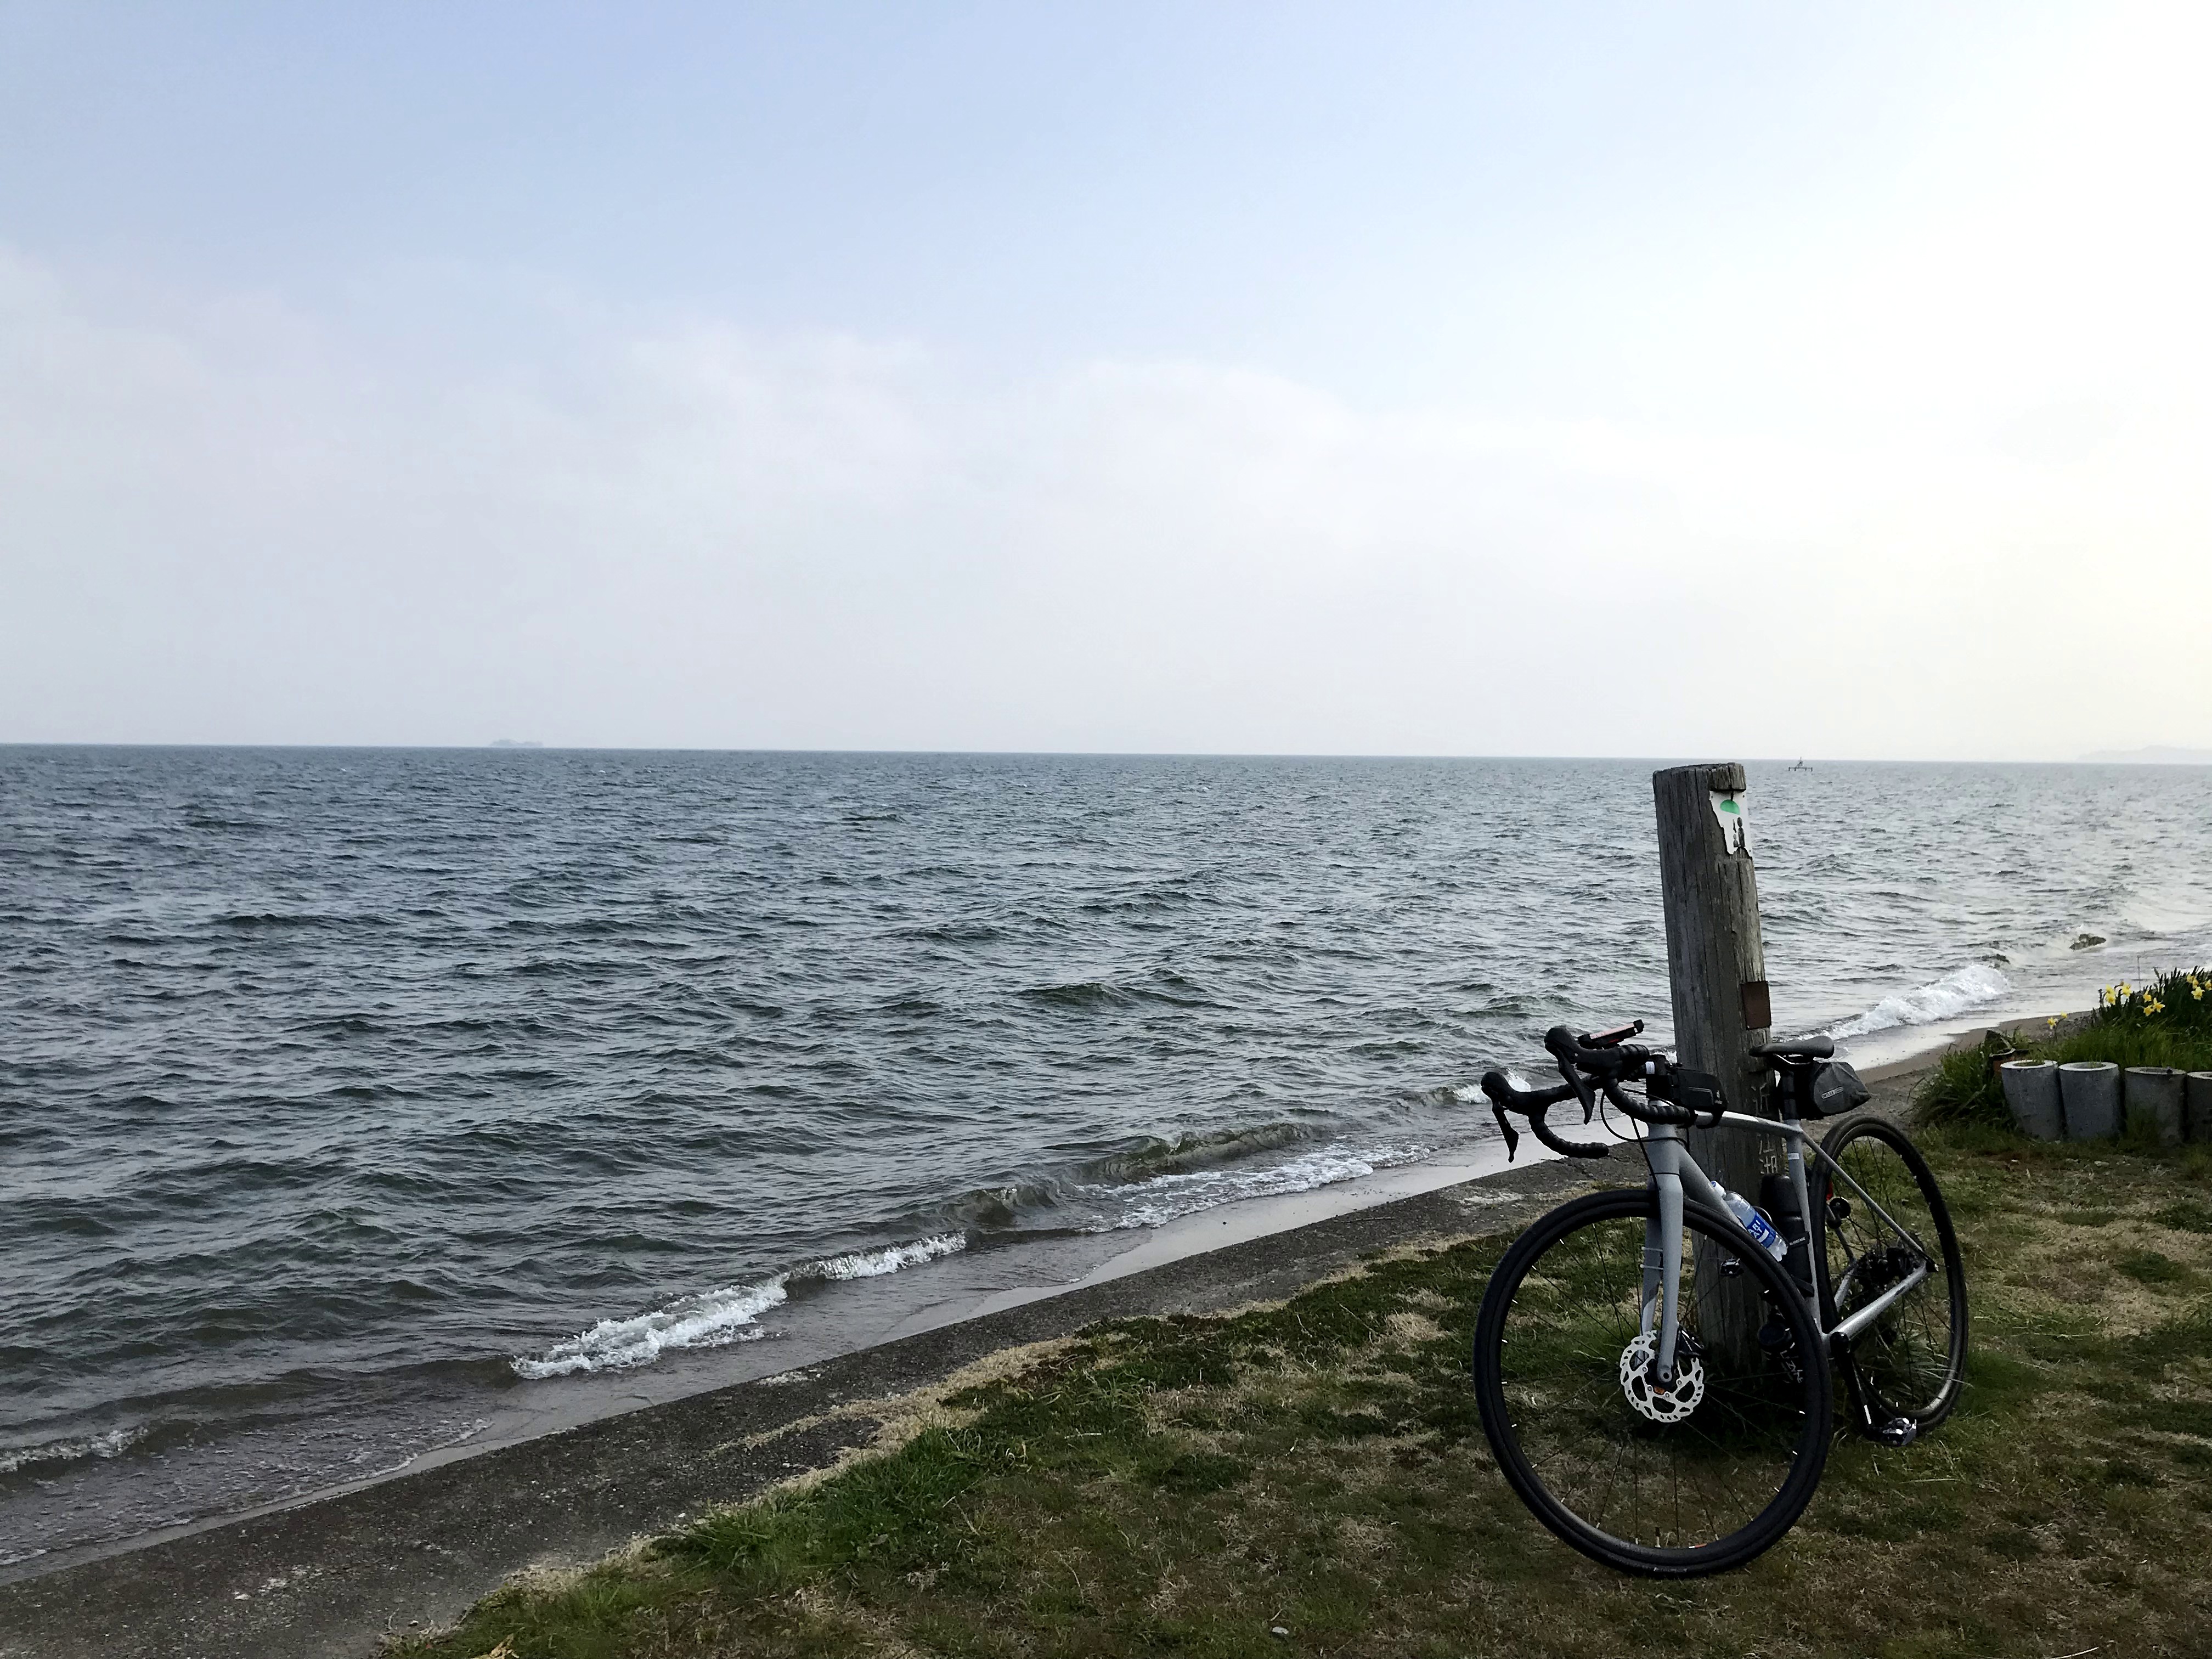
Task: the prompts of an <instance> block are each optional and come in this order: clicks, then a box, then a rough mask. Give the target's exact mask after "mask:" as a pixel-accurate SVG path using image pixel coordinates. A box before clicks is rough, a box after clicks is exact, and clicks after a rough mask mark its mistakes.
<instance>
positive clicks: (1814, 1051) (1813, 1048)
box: [1751, 1036, 1836, 1060]
mask: <svg viewBox="0 0 2212 1659" xmlns="http://www.w3.org/2000/svg"><path fill="white" fill-rule="evenodd" d="M1751 1052H1752V1054H1753V1057H1754V1058H1755V1059H1759V1060H1826V1059H1827V1058H1828V1057H1829V1056H1830V1055H1831V1054H1834V1053H1835V1052H1836V1044H1835V1040H1834V1039H1833V1038H1832V1037H1824V1036H1814V1037H1799V1038H1798V1039H1797V1040H1796V1042H1762V1043H1760V1044H1759V1047H1757V1048H1753V1050H1752V1051H1751Z"/></svg>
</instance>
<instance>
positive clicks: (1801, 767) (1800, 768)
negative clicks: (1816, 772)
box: [1784, 755, 1812, 772]
mask: <svg viewBox="0 0 2212 1659" xmlns="http://www.w3.org/2000/svg"><path fill="white" fill-rule="evenodd" d="M1784 770H1786V771H1790V772H1809V771H1811V770H1812V768H1811V767H1809V766H1808V765H1806V764H1805V757H1803V756H1802V755H1800V756H1798V757H1797V764H1796V765H1795V766H1791V767H1786V768H1784Z"/></svg>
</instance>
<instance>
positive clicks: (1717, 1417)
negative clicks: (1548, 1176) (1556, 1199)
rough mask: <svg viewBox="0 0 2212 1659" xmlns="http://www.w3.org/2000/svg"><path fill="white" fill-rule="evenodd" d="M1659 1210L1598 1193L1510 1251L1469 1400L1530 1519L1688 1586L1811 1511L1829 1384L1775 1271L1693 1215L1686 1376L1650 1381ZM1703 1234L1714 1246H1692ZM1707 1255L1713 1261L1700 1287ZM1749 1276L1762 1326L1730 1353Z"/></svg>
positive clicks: (1488, 1310)
mask: <svg viewBox="0 0 2212 1659" xmlns="http://www.w3.org/2000/svg"><path fill="white" fill-rule="evenodd" d="M1658 1214H1659V1200H1658V1196H1657V1194H1656V1193H1652V1192H1650V1191H1649V1190H1646V1191H1642V1192H1633V1191H1625V1190H1624V1191H1616V1192H1606V1193H1593V1194H1589V1195H1588V1196H1587V1197H1583V1198H1578V1199H1576V1200H1573V1201H1572V1202H1571V1203H1568V1204H1565V1205H1562V1206H1560V1207H1559V1208H1558V1209H1556V1210H1554V1211H1553V1212H1552V1213H1551V1214H1549V1215H1547V1216H1546V1217H1545V1218H1543V1219H1542V1220H1541V1221H1539V1222H1538V1223H1536V1225H1534V1226H1533V1227H1531V1228H1530V1229H1529V1230H1528V1231H1527V1232H1526V1233H1524V1234H1522V1236H1521V1237H1520V1238H1518V1239H1517V1240H1516V1241H1515V1242H1514V1244H1513V1247H1512V1248H1511V1249H1509V1250H1508V1251H1507V1252H1506V1253H1505V1258H1504V1261H1501V1262H1500V1263H1499V1264H1498V1270H1497V1272H1496V1273H1492V1275H1491V1279H1490V1288H1489V1290H1488V1291H1486V1293H1485V1295H1484V1297H1483V1303H1482V1313H1481V1316H1480V1320H1479V1321H1478V1322H1477V1324H1476V1328H1475V1340H1474V1382H1475V1398H1476V1401H1477V1404H1478V1405H1479V1407H1480V1410H1481V1413H1482V1426H1483V1431H1484V1432H1485V1433H1486V1435H1488V1437H1489V1438H1490V1447H1491V1450H1492V1452H1493V1453H1494V1454H1495V1455H1496V1456H1497V1458H1498V1468H1500V1469H1501V1470H1503V1471H1504V1475H1505V1478H1506V1480H1508V1481H1509V1482H1510V1484H1511V1486H1512V1487H1513V1490H1514V1491H1515V1492H1516V1493H1517V1494H1519V1496H1520V1498H1521V1499H1522V1502H1523V1503H1525V1504H1528V1507H1529V1508H1530V1509H1531V1510H1534V1513H1535V1515H1536V1517H1537V1519H1539V1520H1541V1522H1543V1523H1544V1524H1545V1525H1546V1526H1547V1527H1549V1528H1551V1529H1552V1530H1553V1532H1554V1533H1557V1534H1559V1537H1561V1538H1562V1539H1564V1540H1565V1541H1567V1542H1568V1543H1570V1544H1571V1545H1573V1546H1574V1547H1576V1548H1577V1549H1578V1550H1580V1551H1582V1552H1583V1553H1584V1554H1585V1555H1588V1556H1590V1557H1592V1558H1594V1559H1597V1560H1600V1561H1602V1562H1604V1563H1605V1564H1606V1565H1608V1566H1612V1567H1616V1568H1619V1569H1620V1570H1621V1571H1625V1572H1636V1573H1644V1574H1648V1575H1650V1576H1653V1577H1693V1576H1696V1575H1698V1574H1701V1573H1709V1572H1721V1571H1726V1570H1727V1569H1729V1568H1731V1567H1737V1566H1741V1565H1743V1564H1744V1563H1745V1562H1747V1561H1749V1560H1750V1559H1752V1558H1753V1557H1754V1556H1756V1555H1758V1554H1759V1553H1760V1552H1761V1551H1763V1550H1765V1549H1766V1548H1768V1547H1770V1546H1771V1545H1772V1544H1773V1543H1774V1541H1776V1540H1777V1539H1778V1538H1780V1537H1781V1536H1782V1534H1784V1533H1785V1532H1787V1531H1788V1530H1789V1529H1790V1526H1791V1524H1792V1523H1793V1522H1796V1519H1797V1516H1799V1515H1800V1514H1801V1513H1802V1511H1803V1510H1804V1508H1805V1505H1806V1504H1808V1502H1810V1501H1811V1499H1812V1496H1813V1490H1814V1487H1815V1486H1818V1485H1819V1484H1820V1470H1821V1468H1822V1466H1823V1465H1824V1464H1825V1463H1826V1460H1827V1453H1828V1419H1829V1401H1830V1393H1829V1389H1830V1385H1829V1380H1828V1367H1827V1366H1826V1364H1824V1363H1822V1361H1821V1358H1820V1346H1819V1340H1818V1337H1817V1335H1816V1334H1815V1332H1814V1328H1813V1322H1812V1318H1811V1316H1810V1314H1809V1313H1808V1310H1807V1309H1806V1305H1805V1303H1804V1301H1803V1300H1802V1297H1799V1296H1798V1295H1797V1294H1796V1293H1795V1292H1794V1291H1792V1289H1791V1287H1790V1282H1789V1280H1788V1279H1787V1278H1786V1277H1785V1276H1784V1273H1783V1271H1782V1269H1781V1268H1780V1267H1778V1266H1777V1265H1776V1264H1775V1262H1774V1261H1772V1260H1771V1258H1769V1257H1768V1256H1767V1255H1765V1253H1764V1252H1762V1251H1759V1250H1757V1249H1752V1248H1750V1247H1749V1246H1748V1245H1747V1244H1745V1243H1743V1240H1742V1236H1741V1234H1740V1233H1739V1232H1738V1231H1736V1230H1735V1227H1734V1225H1732V1224H1730V1223H1729V1221H1727V1220H1726V1219H1725V1218H1722V1217H1719V1216H1716V1215H1713V1214H1711V1213H1710V1212H1705V1211H1701V1210H1699V1209H1697V1208H1696V1207H1695V1206H1685V1213H1684V1216H1683V1235H1684V1236H1683V1239H1682V1278H1681V1295H1680V1307H1681V1328H1682V1334H1683V1339H1684V1340H1683V1343H1682V1346H1681V1349H1680V1352H1679V1354H1678V1356H1677V1358H1678V1370H1679V1372H1680V1375H1678V1376H1677V1377H1676V1379H1675V1382H1674V1386H1673V1387H1672V1388H1671V1389H1664V1390H1662V1389H1657V1388H1656V1384H1655V1381H1654V1379H1653V1377H1652V1376H1651V1375H1650V1370H1651V1368H1650V1364H1649V1363H1648V1361H1649V1354H1648V1347H1649V1339H1648V1338H1645V1337H1644V1335H1643V1322H1642V1307H1643V1301H1644V1245H1645V1242H1646V1237H1647V1230H1648V1232H1649V1236H1650V1238H1651V1239H1652V1240H1653V1241H1654V1242H1656V1241H1657V1238H1658ZM1699 1237H1702V1238H1704V1239H1705V1240H1706V1241H1709V1242H1710V1243H1711V1246H1712V1248H1711V1249H1708V1250H1702V1251H1701V1250H1699V1249H1694V1248H1692V1247H1693V1244H1694V1243H1695V1242H1696V1241H1697V1240H1698V1239H1699ZM1739 1248H1741V1249H1744V1250H1745V1252H1746V1254H1744V1255H1741V1256H1738V1255H1736V1254H1735V1253H1736V1251H1737V1250H1738V1249H1739ZM1700 1255H1704V1256H1705V1257H1706V1259H1707V1261H1709V1262H1711V1264H1713V1267H1714V1268H1715V1269H1716V1271H1713V1272H1711V1273H1708V1274H1707V1275H1706V1276H1705V1278H1704V1279H1700V1276H1699V1272H1698V1257H1699V1256H1700ZM1724 1262H1725V1263H1726V1264H1729V1265H1726V1266H1723V1263H1724ZM1744 1275H1749V1276H1750V1278H1751V1279H1752V1280H1753V1283H1755V1284H1756V1285H1758V1287H1759V1291H1761V1292H1762V1295H1761V1297H1760V1300H1761V1303H1762V1304H1763V1306H1764V1310H1765V1317H1766V1321H1767V1325H1766V1329H1765V1332H1763V1333H1762V1334H1761V1335H1760V1337H1759V1340H1757V1341H1736V1342H1734V1343H1730V1342H1729V1341H1728V1340H1725V1339H1727V1338H1728V1337H1729V1334H1730V1333H1729V1332H1727V1331H1724V1330H1723V1329H1722V1328H1721V1320H1720V1317H1719V1315H1718V1311H1717V1310H1718V1306H1719V1304H1721V1303H1722V1302H1723V1301H1729V1302H1733V1303H1735V1304H1741V1300H1742V1298H1741V1297H1721V1296H1720V1295H1719V1294H1718V1291H1719V1289H1720V1285H1722V1284H1723V1282H1725V1280H1726V1279H1741V1278H1742V1277H1743V1276H1744Z"/></svg>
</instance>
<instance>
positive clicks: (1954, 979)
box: [1822, 962, 2012, 1037]
mask: <svg viewBox="0 0 2212 1659" xmlns="http://www.w3.org/2000/svg"><path fill="white" fill-rule="evenodd" d="M2011 989H2012V981H2010V980H2009V979H2007V978H2006V977H2005V976H2004V975H2003V974H2002V973H2000V972H1999V971H1998V970H1997V969H1995V968H1992V967H1990V965H1989V964H1988V963H1980V962H1975V963H1968V964H1967V965H1966V966H1965V967H1964V968H1960V969H1954V970H1953V971H1952V972H1950V973H1948V974H1946V975H1943V977H1942V978H1941V979H1939V980H1936V981H1933V982H1931V983H1929V984H1927V985H1922V986H1917V987H1914V988H1913V989H1912V990H1910V991H1899V992H1897V993H1895V994H1893V995H1890V996H1886V997H1884V998H1883V999H1882V1000H1881V1001H1880V1002H1877V1003H1875V1006H1873V1007H1871V1008H1869V1009H1868V1010H1867V1011H1866V1012H1864V1013H1863V1014H1859V1015H1857V1016H1855V1017H1854V1018H1850V1019H1847V1020H1844V1021H1843V1022H1842V1023H1841V1024H1836V1025H1831V1026H1829V1027H1828V1028H1827V1030H1826V1031H1825V1032H1823V1033H1822V1035H1823V1036H1832V1037H1855V1036H1870V1035H1871V1034H1873V1033H1874V1032H1875V1031H1888V1030H1895V1029H1896V1028H1897V1027H1898V1026H1900V1025H1932V1024H1935V1023H1936V1021H1937V1020H1942V1019H1948V1018H1951V1016H1952V1015H1954V1014H1961V1013H1964V1012H1966V1010H1967V1009H1969V1008H1979V1007H1983V1006H1986V1005H1988V1004H1990V1003H1992V1002H1995V1001H1996V1000H1997V999H1998V998H2000V997H2002V996H2004V995H2005V994H2007V993H2008V992H2009V991H2011Z"/></svg>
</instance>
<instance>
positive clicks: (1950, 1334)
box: [1814, 1115, 1969, 1434]
mask: <svg viewBox="0 0 2212 1659" xmlns="http://www.w3.org/2000/svg"><path fill="white" fill-rule="evenodd" d="M1855 1146H1856V1147H1857V1149H1858V1150H1857V1151H1856V1152H1854V1151H1853V1150H1852V1149H1853V1148H1854V1147H1855ZM1876 1147H1880V1148H1881V1149H1883V1150H1882V1151H1879V1152H1878V1151H1876V1150H1875V1148H1876ZM1820 1150H1821V1151H1822V1152H1825V1153H1826V1154H1827V1156H1828V1157H1830V1158H1834V1159H1835V1160H1836V1161H1837V1162H1838V1163H1839V1164H1843V1165H1844V1168H1845V1169H1846V1170H1849V1171H1850V1174H1851V1175H1852V1176H1855V1177H1856V1178H1857V1180H1858V1182H1859V1183H1860V1184H1861V1185H1862V1186H1863V1187H1865V1188H1867V1190H1868V1191H1869V1192H1870V1193H1872V1194H1874V1196H1875V1198H1876V1199H1877V1200H1879V1201H1880V1202H1881V1206H1882V1207H1883V1208H1884V1209H1886V1210H1887V1211H1888V1212H1890V1214H1891V1215H1893V1216H1895V1217H1896V1218H1898V1220H1899V1221H1900V1222H1901V1223H1903V1224H1904V1225H1905V1226H1907V1227H1909V1228H1913V1229H1916V1230H1917V1229H1919V1228H1921V1227H1923V1226H1927V1227H1929V1228H1931V1229H1932V1231H1934V1233H1935V1235H1936V1249H1935V1250H1934V1251H1933V1252H1930V1255H1931V1256H1932V1257H1934V1258H1936V1259H1938V1260H1940V1262H1941V1265H1942V1273H1941V1276H1940V1279H1939V1277H1938V1276H1937V1275H1934V1274H1931V1275H1930V1276H1929V1278H1928V1279H1923V1280H1922V1281H1921V1285H1920V1286H1919V1287H1918V1288H1917V1289H1915V1290H1912V1291H1907V1292H1906V1293H1905V1296H1904V1297H1903V1298H1901V1300H1900V1301H1899V1303H1898V1304H1894V1306H1895V1308H1896V1311H1895V1312H1893V1313H1892V1314H1890V1315H1887V1316H1884V1317H1882V1318H1881V1319H1878V1320H1876V1321H1875V1323H1874V1324H1873V1325H1871V1326H1869V1327H1868V1328H1867V1329H1865V1330H1863V1331H1861V1332H1860V1333H1859V1334H1858V1336H1857V1339H1856V1340H1853V1341H1852V1342H1851V1343H1850V1345H1849V1350H1848V1352H1844V1353H1841V1354H1839V1355H1838V1365H1839V1367H1840V1369H1841V1370H1843V1373H1844V1383H1845V1385H1846V1386H1847V1387H1849V1388H1850V1389H1853V1390H1854V1391H1855V1392H1856V1393H1857V1395H1859V1396H1861V1397H1863V1401H1864V1404H1865V1407H1866V1410H1865V1412H1864V1413H1863V1418H1864V1419H1869V1420H1868V1421H1867V1423H1866V1426H1868V1427H1869V1428H1873V1427H1879V1426H1880V1425H1881V1424H1882V1423H1883V1422H1885V1421H1889V1422H1893V1421H1895V1420H1897V1419H1911V1422H1912V1424H1913V1425H1914V1431H1915V1433H1916V1434H1917V1433H1921V1432H1924V1431H1927V1430H1929V1429H1932V1428H1934V1427H1935V1426H1936V1425H1937V1424H1939V1423H1941V1422H1942V1420H1943V1419H1945V1418H1947V1417H1948V1416H1949V1415H1950V1414H1951V1413H1952V1410H1953V1408H1954V1407H1956V1406H1957V1405H1958V1403H1959V1395H1960V1389H1961V1388H1962V1387H1963V1385H1964V1382H1965V1377H1966V1339H1967V1331H1968V1323H1969V1321H1968V1316H1967V1310H1966V1268H1965V1266H1964V1264H1963V1263H1962V1262H1961V1261H1960V1255H1959V1236H1958V1234H1957V1232H1956V1231H1954V1229H1953V1227H1952V1225H1951V1212H1950V1209H1949V1207H1948V1206H1947V1205H1946V1204H1945V1203H1944V1201H1943V1189H1942V1187H1940V1186H1939V1185H1937V1183H1936V1176H1935V1174H1934V1172H1933V1171H1931V1170H1929V1167H1928V1160H1927V1159H1926V1158H1923V1157H1922V1156H1921V1154H1920V1149H1919V1148H1918V1147H1917V1146H1914V1145H1913V1144H1912V1141H1911V1137H1909V1136H1908V1135H1906V1133H1905V1131H1904V1130H1903V1129H1901V1128H1899V1127H1898V1126H1897V1125H1896V1124H1894V1123H1892V1122H1891V1121H1889V1120H1888V1119H1887V1118H1881V1117H1873V1116H1865V1115H1862V1116H1857V1117H1850V1118H1846V1119H1844V1121H1842V1122H1840V1123H1838V1124H1837V1125H1836V1126H1835V1127H1833V1128H1832V1129H1830V1130H1829V1131H1828V1133H1826V1135H1824V1136H1823V1137H1822V1138H1821V1141H1820ZM1846 1160H1849V1161H1846ZM1819 1168H1820V1200H1819V1202H1818V1205H1817V1208H1818V1209H1819V1211H1820V1216H1821V1226H1820V1237H1821V1249H1820V1252H1819V1254H1818V1255H1817V1257H1816V1260H1815V1263H1814V1268H1815V1271H1816V1272H1817V1273H1818V1274H1819V1275H1820V1317H1821V1320H1822V1322H1823V1323H1825V1324H1826V1326H1827V1327H1828V1328H1829V1329H1831V1330H1832V1329H1834V1328H1835V1326H1836V1323H1837V1322H1838V1319H1840V1318H1842V1317H1844V1316H1847V1315H1848V1314H1850V1312H1851V1310H1852V1309H1853V1308H1854V1307H1857V1306H1862V1305H1863V1304H1865V1302H1866V1301H1867V1300H1869V1298H1870V1297H1874V1296H1876V1295H1879V1294H1880V1293H1881V1291H1882V1289H1883V1288H1885V1285H1886V1284H1889V1283H1894V1282H1895V1277H1894V1273H1895V1269H1894V1267H1893V1266H1892V1265H1886V1264H1885V1262H1884V1261H1883V1260H1882V1258H1883V1257H1885V1256H1887V1255H1890V1253H1891V1252H1893V1250H1894V1249H1897V1248H1898V1247H1897V1246H1896V1245H1895V1244H1893V1243H1886V1242H1885V1239H1893V1238H1894V1233H1893V1230H1892V1229H1891V1228H1890V1227H1889V1226H1888V1225H1887V1223H1885V1222H1883V1221H1882V1220H1881V1218H1880V1217H1879V1216H1873V1215H1868V1214H1865V1213H1863V1212H1864V1211H1865V1209H1866V1206H1865V1205H1864V1204H1863V1203H1862V1202H1858V1201H1857V1194H1854V1193H1852V1192H1851V1191H1850V1189H1849V1188H1847V1187H1844V1185H1843V1183H1841V1182H1838V1181H1837V1180H1836V1179H1835V1177H1834V1176H1833V1175H1832V1173H1831V1172H1830V1171H1829V1170H1828V1169H1827V1167H1826V1165H1825V1164H1823V1165H1820V1166H1819ZM1838 1197H1840V1198H1842V1199H1843V1200H1844V1203H1845V1206H1846V1212H1845V1213H1844V1214H1842V1215H1838V1212H1837V1208H1836V1206H1835V1204H1834V1202H1833V1200H1835V1199H1837V1198H1838ZM1908 1212H1913V1213H1908ZM1920 1243H1922V1244H1923V1246H1924V1244H1925V1243H1926V1241H1925V1240H1924V1239H1923V1240H1921V1241H1920ZM1869 1267H1871V1268H1872V1269H1873V1271H1872V1272H1871V1273H1869ZM1839 1284H1840V1285H1842V1288H1843V1295H1842V1297H1841V1298H1840V1300H1839V1298H1838V1285H1839ZM1930 1285H1939V1286H1940V1289H1941V1294H1942V1303H1943V1306H1942V1308H1941V1309H1940V1310H1939V1309H1938V1307H1937V1305H1936V1304H1937V1296H1936V1294H1934V1293H1931V1292H1930V1291H1929V1286H1930Z"/></svg>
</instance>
